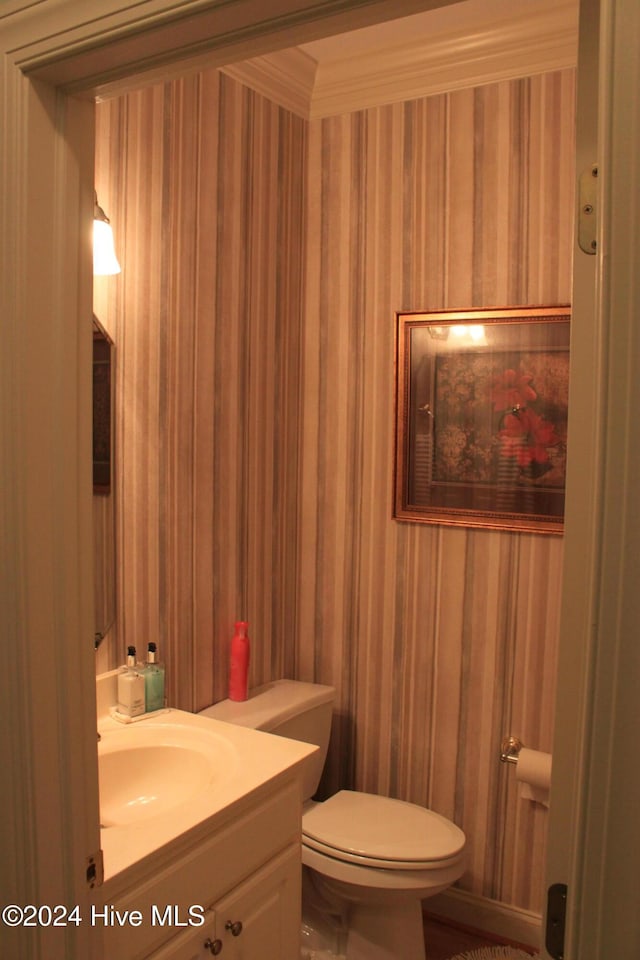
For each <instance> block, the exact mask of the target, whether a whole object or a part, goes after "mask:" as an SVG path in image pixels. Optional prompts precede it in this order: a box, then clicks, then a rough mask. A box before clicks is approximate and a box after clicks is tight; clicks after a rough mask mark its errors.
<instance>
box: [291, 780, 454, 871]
mask: <svg viewBox="0 0 640 960" xmlns="http://www.w3.org/2000/svg"><path fill="white" fill-rule="evenodd" d="M302 842H303V844H304V845H305V846H306V847H309V848H311V849H313V850H316V851H318V852H319V853H323V854H325V855H326V856H329V857H333V858H334V859H337V860H342V861H345V862H348V863H357V864H361V865H363V866H371V867H377V868H383V869H386V870H428V869H429V868H433V867H442V866H445V864H446V862H447V861H451V860H457V859H458V858H459V856H460V854H461V852H462V850H463V848H464V845H465V836H464V833H463V832H462V830H460V829H459V828H458V827H457V826H456V825H455V824H454V823H451V821H450V820H447V819H446V818H445V817H442V816H440V815H439V814H437V813H434V812H433V811H432V810H427V809H425V808H424V807H419V806H417V804H414V803H407V802H405V801H403V800H394V799H391V798H390V797H380V796H374V795H373V794H368V793H360V792H358V791H354V790H341V791H340V792H339V793H336V794H335V795H334V796H333V797H330V798H329V799H328V800H325V801H324V802H323V803H317V804H314V805H313V806H312V807H311V808H310V809H308V810H307V811H305V812H304V814H303V817H302Z"/></svg>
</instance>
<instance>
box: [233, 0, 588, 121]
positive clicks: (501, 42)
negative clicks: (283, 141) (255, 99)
mask: <svg viewBox="0 0 640 960" xmlns="http://www.w3.org/2000/svg"><path fill="white" fill-rule="evenodd" d="M577 38H578V17H577V7H576V4H575V2H573V0H560V2H552V0H543V2H539V3H536V4H531V8H530V9H529V10H527V11H526V12H525V13H524V14H523V13H522V12H521V8H520V12H519V13H518V15H517V16H512V17H505V18H502V19H500V20H495V21H493V22H490V23H487V24H485V25H483V27H482V28H481V29H479V30H478V29H476V30H474V32H473V33H472V34H470V33H469V31H468V30H467V29H465V28H464V25H461V26H460V29H458V30H455V31H450V32H447V33H446V34H440V35H435V36H431V37H429V38H425V37H424V36H423V37H419V38H416V39H415V40H412V41H410V42H407V43H403V44H400V45H395V46H393V47H389V48H382V49H374V50H370V51H367V52H366V53H362V54H359V55H356V56H348V57H344V58H342V59H335V60H331V61H322V62H320V63H316V61H315V60H314V59H313V58H312V57H310V56H309V55H308V54H306V53H305V52H304V50H302V49H300V48H299V47H298V48H294V49H292V50H283V51H279V52H277V53H273V54H269V55H267V56H263V57H257V58H255V59H252V60H246V61H244V62H243V63H238V64H234V65H232V66H229V67H227V66H225V67H223V68H222V69H223V70H224V72H225V73H227V74H229V75H230V76H233V77H235V79H236V80H238V81H240V82H241V83H244V84H245V85H246V86H248V87H251V88H252V89H253V90H255V91H257V92H258V93H260V94H263V95H264V96H265V97H268V98H269V99H270V100H273V101H274V102H276V103H278V104H279V105H280V106H282V107H285V108H286V109H288V110H291V111H292V112H293V113H296V114H297V115H298V116H301V117H304V118H305V119H319V118H322V117H329V116H334V115H337V114H342V113H351V112H353V111H355V110H364V109H367V108H370V107H376V106H382V105H384V104H390V103H398V102H400V101H403V100H413V99H416V98H418V97H426V96H432V95H433V94H438V93H444V92H447V91H450V90H457V89H461V88H464V87H475V86H480V85H482V84H486V83H495V82H497V81H499V80H507V79H515V78H517V77H523V76H532V75H534V74H537V73H545V72H548V71H553V70H561V69H565V68H567V67H575V65H576V61H577Z"/></svg>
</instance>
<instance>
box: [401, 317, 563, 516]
mask: <svg viewBox="0 0 640 960" xmlns="http://www.w3.org/2000/svg"><path fill="white" fill-rule="evenodd" d="M569 320H570V308H569V307H568V306H554V307H508V308H502V307H501V308H498V309H492V310H484V309H473V310H465V311H446V312H444V311H440V312H437V313H398V314H396V322H397V327H396V456H395V502H394V516H395V518H396V519H398V520H407V521H417V522H421V523H439V524H453V525H457V526H467V527H493V528H498V529H501V530H525V531H526V530H528V531H531V532H535V533H555V534H558V533H562V528H563V518H564V489H565V474H566V457H567V408H568V396H569Z"/></svg>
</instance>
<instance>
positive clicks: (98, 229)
mask: <svg viewBox="0 0 640 960" xmlns="http://www.w3.org/2000/svg"><path fill="white" fill-rule="evenodd" d="M93 273H94V276H100V277H108V276H112V275H113V274H114V273H120V264H119V263H118V258H117V257H116V251H115V248H114V245H113V230H112V229H111V224H110V222H109V217H108V216H107V215H106V213H105V212H104V210H103V209H102V207H101V206H99V205H98V194H97V193H96V194H95V204H94V208H93Z"/></svg>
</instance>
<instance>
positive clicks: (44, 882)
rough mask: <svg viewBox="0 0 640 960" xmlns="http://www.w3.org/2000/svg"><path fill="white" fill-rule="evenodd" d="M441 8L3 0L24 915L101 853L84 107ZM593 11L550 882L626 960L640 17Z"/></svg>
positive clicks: (11, 574) (583, 946) (89, 129)
mask: <svg viewBox="0 0 640 960" xmlns="http://www.w3.org/2000/svg"><path fill="white" fill-rule="evenodd" d="M438 5H440V4H439V2H438V0H431V2H429V0H396V2H395V3H394V4H393V9H390V6H391V5H390V4H388V2H382V0H378V2H371V0H324V2H322V0H315V2H312V0H307V2H305V0H278V2H274V3H272V4H271V8H272V9H271V10H270V12H269V14H268V16H266V17H265V13H264V3H263V0H227V2H226V3H223V4H220V3H219V2H213V0H144V2H138V3H136V4H135V5H132V6H130V7H129V6H124V5H123V4H122V2H121V0H99V2H98V0H43V2H40V3H33V2H32V0H5V4H4V6H3V11H2V17H1V18H0V52H1V53H2V64H3V67H2V70H3V81H4V84H3V93H2V98H1V100H0V129H2V130H3V138H2V146H1V150H2V153H1V160H2V167H1V182H2V188H3V194H4V196H3V210H2V214H1V216H2V219H1V221H0V231H1V237H2V250H3V256H2V258H1V261H2V262H1V263H0V271H1V274H0V297H1V298H2V306H1V310H0V323H1V324H2V344H3V349H2V352H1V354H0V364H1V366H2V370H1V372H2V376H1V377H0V390H2V398H1V404H2V405H1V409H2V423H3V433H2V445H3V446H2V457H1V459H0V470H1V471H2V474H1V477H2V491H3V499H2V510H3V514H2V529H3V536H2V538H1V539H2V545H1V549H2V562H3V590H5V592H6V597H5V598H4V599H5V601H6V602H5V603H4V605H3V609H4V614H3V615H4V624H3V628H4V629H5V632H6V635H7V638H8V642H7V643H6V644H5V645H3V646H4V648H5V649H4V651H3V657H4V664H3V670H2V671H0V674H1V676H2V681H1V682H2V690H1V691H0V696H1V698H2V699H1V703H2V710H3V713H6V717H5V718H4V720H3V723H2V736H3V738H4V739H3V749H4V750H5V751H6V753H7V755H8V758H9V767H10V769H11V770H12V772H13V771H15V775H14V776H12V780H11V789H10V790H9V791H7V795H6V796H5V803H6V806H7V809H6V810H5V811H3V812H4V814H5V816H3V818H2V831H3V849H4V850H5V851H6V852H7V858H6V862H5V870H4V871H3V875H4V876H5V877H6V878H7V882H8V883H9V885H10V886H9V888H8V890H7V893H10V894H11V896H10V899H11V900H17V902H22V903H27V902H37V903H38V902H39V903H45V902H49V903H55V902H60V900H61V898H62V900H63V902H66V903H75V902H78V903H79V904H80V905H81V908H82V909H85V908H87V905H88V903H89V902H90V901H91V898H92V896H93V895H94V894H93V892H92V891H90V890H89V889H88V888H87V883H86V859H87V857H88V856H90V855H91V854H92V853H94V852H95V851H96V849H97V844H98V843H99V829H98V796H97V758H96V747H95V723H94V717H95V684H94V654H93V650H92V646H91V638H92V636H93V632H92V631H93V627H92V624H93V618H92V609H91V607H92V600H91V596H92V589H91V584H90V577H91V537H92V534H91V501H90V490H91V480H90V462H91V457H90V423H89V410H90V402H89V398H90V379H89V378H90V373H89V371H90V330H91V322H90V318H91V266H90V223H91V218H92V208H93V104H92V100H93V97H94V96H95V95H96V94H97V93H99V92H100V91H101V90H102V91H111V92H114V91H115V90H116V89H118V86H119V85H128V84H131V83H132V82H133V79H132V78H133V77H134V76H135V83H136V84H137V85H139V84H140V83H141V82H153V81H155V80H157V79H158V78H159V77H160V76H161V75H162V76H166V75H167V73H171V72H173V73H177V72H184V71H185V69H189V68H193V69H197V68H198V67H199V66H201V65H202V64H203V62H204V59H205V58H206V62H207V64H208V65H216V64H217V65H222V64H223V63H225V62H231V61H232V60H237V59H240V58H244V57H250V56H255V55H256V54H258V53H261V52H265V51H266V50H268V49H275V48H277V47H278V46H288V45H291V44H292V43H299V42H301V41H303V40H308V39H312V38H314V37H318V36H321V35H326V34H329V33H335V32H339V31H341V30H345V29H352V28H354V27H358V26H363V25H365V24H366V23H372V22H375V21H376V20H378V21H379V20H384V19H387V18H390V17H391V16H393V17H397V16H399V15H403V14H408V13H413V12H417V11H419V10H424V9H427V8H428V7H430V6H438ZM634 7H635V8H636V9H634ZM593 9H594V7H593V0H584V2H583V8H582V15H581V34H582V36H583V43H586V42H587V41H586V39H585V37H586V36H587V31H590V33H589V35H590V36H593V31H594V30H597V31H598V33H599V35H600V66H599V73H598V75H597V76H598V82H597V91H596V102H595V103H593V105H592V108H591V109H592V113H593V112H595V113H596V115H597V117H598V130H599V132H598V137H599V150H598V153H599V156H598V157H597V158H596V159H597V161H598V163H599V165H600V168H601V177H600V184H601V193H600V216H599V219H600V227H599V250H598V253H597V255H596V256H595V257H593V258H592V260H593V266H590V267H589V269H590V270H592V273H593V277H592V279H591V280H590V281H589V287H588V290H589V292H588V294H587V293H586V292H585V291H586V287H584V286H583V285H582V283H580V285H579V289H578V286H576V302H575V303H574V342H575V343H576V344H580V343H583V342H584V343H586V344H587V346H585V348H584V351H585V359H586V362H587V365H588V376H590V377H592V378H593V379H592V380H591V382H590V383H586V382H585V380H586V378H585V376H584V372H583V373H581V372H580V371H578V374H577V375H576V376H574V377H573V381H572V409H573V410H574V426H573V432H572V434H571V441H570V442H571V444H572V449H571V463H570V475H569V478H568V484H567V503H568V510H567V528H566V530H567V532H566V563H565V588H564V597H565V600H564V606H563V617H562V636H561V653H560V660H561V669H560V675H559V694H558V711H559V712H558V722H557V724H556V738H555V743H554V756H555V766H556V772H554V785H553V787H552V809H553V813H552V815H551V839H552V843H551V844H550V846H551V848H552V851H553V854H552V857H551V858H550V863H549V871H550V872H549V876H550V878H551V879H553V880H559V879H560V880H561V879H562V878H563V877H564V878H566V881H567V882H568V883H569V887H570V910H569V931H568V940H567V943H568V945H569V950H568V952H567V954H566V956H567V957H569V956H572V957H577V956H578V955H579V956H580V960H587V958H591V957H593V958H594V960H596V957H601V956H603V955H604V954H603V953H602V944H604V943H606V944H607V951H608V953H609V955H616V956H617V957H619V958H625V957H627V956H628V957H629V958H631V956H632V953H631V952H630V951H631V950H632V949H634V948H635V947H637V944H638V923H639V921H638V919H637V917H636V915H635V912H634V907H635V903H634V899H635V898H634V890H635V887H634V881H635V879H636V874H637V870H638V868H639V867H640V836H635V835H634V833H637V831H633V830H631V829H630V827H629V824H633V819H632V818H631V811H632V810H633V806H632V805H633V802H634V801H637V799H638V796H639V794H640V791H639V780H640V772H639V771H637V769H635V768H637V766H638V765H637V764H633V763H629V762H628V759H629V758H628V750H627V749H624V745H625V744H626V743H628V742H629V739H630V734H634V735H635V733H636V730H637V726H638V716H637V715H638V711H637V710H636V709H635V687H636V684H637V680H638V679H640V664H639V662H638V656H639V655H638V650H637V647H638V645H637V643H636V642H635V634H636V632H637V626H636V625H637V623H638V621H639V620H640V610H639V609H638V603H639V599H640V591H638V590H637V587H636V583H635V580H636V577H635V566H636V563H637V560H636V558H637V556H638V555H640V525H639V523H638V520H637V519H636V517H635V516H634V506H635V505H634V501H633V493H634V491H635V490H637V489H638V477H639V475H640V464H639V463H638V456H639V454H638V452H637V450H636V449H635V448H634V441H635V438H636V435H637V433H638V432H639V431H638V430H637V429H636V428H635V424H634V422H633V410H634V409H638V408H639V405H638V403H637V402H636V400H637V398H636V392H637V390H638V386H637V385H638V384H640V370H639V369H638V368H639V367H640V349H636V350H634V349H632V347H634V346H637V341H636V337H637V335H638V334H637V333H636V330H635V329H634V319H635V317H637V316H638V315H640V271H638V270H637V269H636V266H635V265H636V264H637V263H638V262H640V257H639V256H638V254H639V253H640V250H639V248H640V237H639V236H638V231H637V227H636V224H638V223H640V190H638V189H636V190H635V192H634V191H630V190H629V189H628V188H627V187H626V185H625V184H626V183H627V182H631V183H632V184H635V183H637V172H636V171H637V169H638V168H640V163H638V158H639V157H640V125H639V124H638V123H637V113H638V103H637V99H636V98H635V97H634V91H635V90H638V89H640V83H639V82H638V80H639V77H638V65H637V62H635V59H636V54H635V51H636V49H637V43H634V42H630V38H635V40H636V41H637V40H638V39H639V38H640V9H638V5H637V3H636V0H602V13H601V16H600V17H599V18H598V24H597V25H596V24H594V21H593ZM204 23H206V24H207V31H208V32H207V33H206V34H205V33H204V32H203V24H204ZM203 36H206V37H207V40H206V43H204V42H203V40H202V38H203ZM205 47H206V49H205ZM625 178H626V179H625ZM577 256H578V255H577V254H576V257H577ZM581 298H584V304H583V305H582V306H581V305H580V304H581ZM587 302H588V304H590V306H587ZM637 326H638V324H637V323H636V324H635V327H637ZM572 349H573V347H572ZM577 349H578V348H577ZM578 377H580V378H581V379H578ZM581 383H582V386H581ZM580 404H584V406H583V407H581V406H580ZM577 413H580V417H578V416H577V415H576V414H577ZM605 464H615V465H616V469H615V470H611V469H610V470H605V469H604V466H605ZM585 510H586V511H587V517H586V518H585V516H584V514H583V511H585ZM16 680H17V682H16ZM631 742H632V743H633V741H631ZM565 764H566V765H567V766H566V768H565ZM559 768H560V769H561V770H562V769H566V770H567V771H570V778H571V777H574V778H575V779H574V780H573V783H574V785H575V787H574V789H573V790H571V791H570V795H567V794H566V793H564V792H560V786H559V785H560V784H561V782H562V777H563V774H562V773H560V774H558V769H559ZM562 797H565V800H564V801H563V799H562ZM635 810H637V806H636V807H635ZM635 810H634V812H635ZM623 854H624V856H623ZM601 878H604V879H601ZM3 895H4V891H3ZM7 902H8V901H7ZM10 933H11V932H10V931H9V933H8V935H10ZM14 946H15V948H14ZM577 951H580V953H579V954H578V952H577ZM11 954H12V956H15V957H17V958H22V957H27V956H28V957H40V956H42V957H44V956H48V957H57V956H60V957H62V956H66V957H76V956H77V957H80V956H82V957H87V958H92V957H95V958H99V957H100V955H101V949H100V945H99V942H98V938H96V937H95V936H91V935H90V934H89V927H88V925H87V924H84V925H83V926H80V927H79V928H76V929H75V930H74V929H69V930H67V931H66V932H65V943H64V946H61V941H60V939H59V938H57V935H56V934H55V932H54V931H51V930H40V931H39V932H38V936H37V938H35V939H33V940H31V939H29V938H24V937H20V936H18V935H17V934H15V945H12V949H11Z"/></svg>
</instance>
